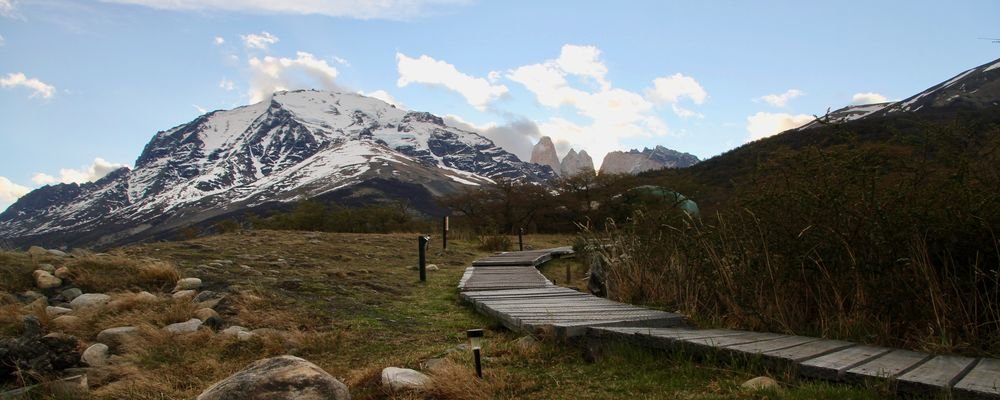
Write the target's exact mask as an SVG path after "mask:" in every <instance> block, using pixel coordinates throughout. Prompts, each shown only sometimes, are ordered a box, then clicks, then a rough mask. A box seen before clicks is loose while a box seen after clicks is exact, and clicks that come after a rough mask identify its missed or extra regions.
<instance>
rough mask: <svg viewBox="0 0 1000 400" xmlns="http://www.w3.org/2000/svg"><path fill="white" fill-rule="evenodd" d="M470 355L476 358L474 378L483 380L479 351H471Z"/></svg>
mask: <svg viewBox="0 0 1000 400" xmlns="http://www.w3.org/2000/svg"><path fill="white" fill-rule="evenodd" d="M472 354H473V355H475V357H476V376H478V377H479V379H483V362H482V359H481V357H480V355H479V349H478V348H477V349H472Z"/></svg>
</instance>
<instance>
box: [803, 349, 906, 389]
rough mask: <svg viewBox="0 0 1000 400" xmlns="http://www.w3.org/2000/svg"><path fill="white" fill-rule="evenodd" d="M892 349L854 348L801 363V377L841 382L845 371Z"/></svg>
mask: <svg viewBox="0 0 1000 400" xmlns="http://www.w3.org/2000/svg"><path fill="white" fill-rule="evenodd" d="M890 351H892V349H888V348H885V347H877V346H854V347H848V348H846V349H843V350H840V351H836V352H833V353H830V354H827V355H825V356H821V357H816V358H813V359H811V360H806V361H803V362H802V363H801V364H800V365H799V367H800V369H799V372H800V373H801V374H802V375H805V376H808V377H811V378H819V379H826V380H831V381H835V380H841V379H843V378H844V374H845V373H847V370H849V369H851V368H854V367H856V366H858V365H861V364H864V363H866V362H869V361H871V360H874V359H875V358H877V357H880V356H882V355H884V354H886V353H888V352H890Z"/></svg>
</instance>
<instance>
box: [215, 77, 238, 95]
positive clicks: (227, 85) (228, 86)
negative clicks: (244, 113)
mask: <svg viewBox="0 0 1000 400" xmlns="http://www.w3.org/2000/svg"><path fill="white" fill-rule="evenodd" d="M219 87H220V88H222V89H223V90H225V91H227V92H231V91H233V88H234V87H235V84H234V83H233V81H232V80H229V79H226V78H222V80H221V81H219Z"/></svg>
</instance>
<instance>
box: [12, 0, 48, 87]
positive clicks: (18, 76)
mask: <svg viewBox="0 0 1000 400" xmlns="http://www.w3.org/2000/svg"><path fill="white" fill-rule="evenodd" d="M0 1H2V0H0ZM15 86H24V87H26V88H28V89H31V90H32V91H33V93H32V94H31V97H36V96H40V97H43V98H46V99H48V98H51V97H52V96H54V95H55V94H56V87H55V86H52V85H49V84H47V83H45V82H42V81H40V80H38V79H35V78H28V77H27V76H25V75H24V74H23V73H20V72H16V73H9V74H7V77H6V78H0V87H4V88H7V87H15Z"/></svg>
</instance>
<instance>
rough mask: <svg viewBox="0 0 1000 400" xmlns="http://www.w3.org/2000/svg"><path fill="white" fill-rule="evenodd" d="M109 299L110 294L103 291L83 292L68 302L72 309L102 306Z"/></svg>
mask: <svg viewBox="0 0 1000 400" xmlns="http://www.w3.org/2000/svg"><path fill="white" fill-rule="evenodd" d="M109 301H111V296H108V295H106V294H104V293H84V294H81V295H79V296H77V297H76V298H75V299H73V301H71V302H69V304H70V306H72V307H73V309H74V310H82V309H88V308H99V307H104V306H105V305H107V304H108V302H109Z"/></svg>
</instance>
